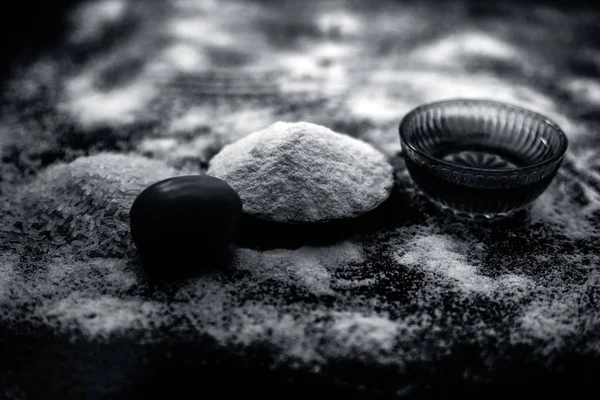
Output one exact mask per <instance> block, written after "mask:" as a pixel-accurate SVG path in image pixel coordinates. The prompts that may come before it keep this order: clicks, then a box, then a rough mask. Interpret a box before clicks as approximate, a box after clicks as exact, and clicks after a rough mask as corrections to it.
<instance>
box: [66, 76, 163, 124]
mask: <svg viewBox="0 0 600 400" xmlns="http://www.w3.org/2000/svg"><path fill="white" fill-rule="evenodd" d="M95 79H96V76H95V74H91V75H87V74H82V75H80V76H77V77H75V78H73V79H72V80H70V81H67V83H66V89H65V90H66V97H67V99H66V101H65V103H64V104H63V105H62V106H63V108H65V109H66V110H68V111H69V112H70V113H71V114H72V115H74V116H75V117H76V118H77V119H78V120H79V121H80V122H81V124H82V125H84V126H92V125H97V124H100V125H102V124H109V125H110V124H112V125H120V124H127V123H131V122H133V121H134V120H135V117H136V116H137V115H138V114H139V113H140V112H142V111H143V110H144V109H145V107H146V106H147V105H148V103H149V102H150V100H152V99H153V98H154V96H155V95H156V94H157V92H156V87H155V86H154V84H153V83H152V82H151V81H148V80H146V79H140V80H139V81H137V82H133V83H130V84H127V85H126V86H122V87H119V88H115V89H111V90H108V91H104V90H100V89H98V88H96V87H95Z"/></svg>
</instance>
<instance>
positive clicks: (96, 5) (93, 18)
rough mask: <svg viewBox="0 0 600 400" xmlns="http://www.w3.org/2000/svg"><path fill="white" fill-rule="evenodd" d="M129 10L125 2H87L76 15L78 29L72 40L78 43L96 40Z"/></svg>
mask: <svg viewBox="0 0 600 400" xmlns="http://www.w3.org/2000/svg"><path fill="white" fill-rule="evenodd" d="M126 9H127V3H126V1H124V0H101V1H88V2H86V3H85V4H84V5H83V6H82V7H81V8H80V9H79V10H78V11H77V13H76V14H75V21H76V29H75V31H74V32H73V34H72V36H71V40H72V41H73V42H76V43H81V42H85V41H87V40H90V39H95V38H96V37H98V36H99V35H101V34H102V32H103V30H104V29H105V28H106V27H107V26H110V25H111V24H114V23H115V22H117V21H119V20H120V19H121V18H122V17H123V16H124V15H125V11H126Z"/></svg>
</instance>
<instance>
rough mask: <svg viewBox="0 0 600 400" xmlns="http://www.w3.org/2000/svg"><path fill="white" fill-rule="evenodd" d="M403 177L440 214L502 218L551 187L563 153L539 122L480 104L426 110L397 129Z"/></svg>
mask: <svg viewBox="0 0 600 400" xmlns="http://www.w3.org/2000/svg"><path fill="white" fill-rule="evenodd" d="M399 130H400V141H401V143H402V150H403V154H404V158H405V161H406V166H407V168H408V171H409V173H410V176H411V178H412V180H413V181H414V183H415V184H416V185H417V187H418V188H419V189H420V190H421V191H422V192H423V193H424V194H425V195H426V196H427V197H428V198H429V199H430V200H431V201H432V202H433V203H435V204H437V205H438V206H439V207H441V208H442V209H443V210H446V211H451V212H452V213H454V214H456V215H458V216H459V217H463V218H468V219H496V218H502V217H507V216H509V215H511V214H513V213H515V212H517V211H518V210H521V209H523V208H525V207H526V206H528V205H529V204H530V203H531V202H532V201H533V200H535V199H536V198H537V197H538V196H539V195H540V194H541V193H542V192H543V191H544V190H545V189H546V188H547V187H548V185H549V184H550V182H551V181H552V179H553V178H554V176H555V175H556V171H557V170H558V168H559V167H560V163H561V162H562V158H563V155H564V153H565V151H566V150H567V138H566V136H565V134H564V133H563V131H562V130H561V129H560V128H559V127H558V126H557V125H556V124H555V123H553V122H552V121H550V120H548V119H547V118H546V117H544V116H542V115H539V114H537V113H534V112H532V111H529V110H526V109H524V108H521V107H516V106H513V105H509V104H504V103H498V102H494V101H487V100H466V99H465V100H447V101H441V102H436V103H430V104H425V105H422V106H420V107H417V108H415V109H414V110H412V111H411V112H409V113H408V114H407V115H406V116H405V117H404V118H403V119H402V122H401V123H400V127H399Z"/></svg>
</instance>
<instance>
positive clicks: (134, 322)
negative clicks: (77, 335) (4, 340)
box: [41, 293, 159, 338]
mask: <svg viewBox="0 0 600 400" xmlns="http://www.w3.org/2000/svg"><path fill="white" fill-rule="evenodd" d="M158 310H159V308H158V306H157V305H155V304H153V303H152V302H140V301H139V300H131V301H128V300H123V299H120V298H114V297H110V296H101V297H98V298H90V299H88V298H85V297H84V296H82V295H80V294H79V293H74V294H73V295H71V296H69V297H67V298H65V299H62V300H59V301H58V302H56V303H54V304H50V305H48V306H47V308H46V309H45V310H42V312H43V314H42V315H41V317H42V318H44V319H45V320H46V321H47V324H49V325H50V326H54V327H57V326H58V327H60V328H62V329H65V328H66V329H69V328H70V326H72V329H82V330H84V332H85V334H86V335H88V336H90V337H91V338H98V337H104V338H106V337H108V336H109V335H111V334H113V335H114V334H119V333H123V331H132V330H137V331H141V332H148V330H150V329H151V328H152V327H153V325H155V323H154V321H153V320H152V316H153V314H158V312H159V311H158Z"/></svg>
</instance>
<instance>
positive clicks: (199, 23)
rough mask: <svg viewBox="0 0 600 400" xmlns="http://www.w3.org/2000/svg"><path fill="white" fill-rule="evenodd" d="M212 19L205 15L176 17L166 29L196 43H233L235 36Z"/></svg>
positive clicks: (214, 44) (219, 44) (217, 44)
mask: <svg viewBox="0 0 600 400" xmlns="http://www.w3.org/2000/svg"><path fill="white" fill-rule="evenodd" d="M214 21H215V20H214V19H210V18H206V17H205V16H200V17H187V18H176V19H174V20H172V21H171V23H170V24H169V25H168V30H169V33H170V34H171V35H172V36H173V37H176V38H178V39H183V40H189V41H192V42H193V43H195V44H198V45H211V46H230V45H233V44H235V43H236V41H235V38H234V37H232V36H231V35H230V34H229V33H228V32H227V31H226V30H224V29H223V28H222V27H220V26H218V25H216V24H215V22H214Z"/></svg>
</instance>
